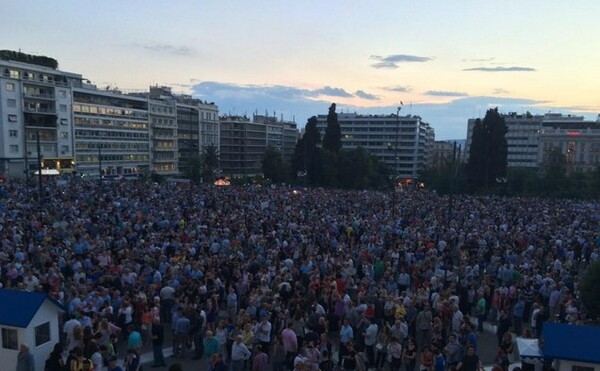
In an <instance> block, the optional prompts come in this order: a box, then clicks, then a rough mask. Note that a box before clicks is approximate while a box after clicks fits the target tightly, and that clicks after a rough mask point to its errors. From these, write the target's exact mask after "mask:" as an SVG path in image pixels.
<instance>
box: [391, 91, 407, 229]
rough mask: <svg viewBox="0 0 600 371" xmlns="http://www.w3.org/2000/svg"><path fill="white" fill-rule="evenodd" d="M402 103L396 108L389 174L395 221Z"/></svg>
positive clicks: (394, 219) (394, 218)
mask: <svg viewBox="0 0 600 371" xmlns="http://www.w3.org/2000/svg"><path fill="white" fill-rule="evenodd" d="M403 105H404V103H402V102H400V105H399V106H398V109H397V110H396V138H395V141H394V170H393V172H392V174H391V176H392V177H393V178H394V182H393V184H392V192H393V193H392V219H393V221H394V223H395V222H396V179H398V139H399V138H398V137H399V136H400V111H401V110H402V106H403Z"/></svg>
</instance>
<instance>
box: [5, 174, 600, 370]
mask: <svg viewBox="0 0 600 371" xmlns="http://www.w3.org/2000/svg"><path fill="white" fill-rule="evenodd" d="M3 187H4V189H3V193H2V194H3V198H2V199H0V243H1V244H2V248H1V251H0V284H1V285H2V287H3V288H4V289H19V290H28V291H41V292H47V293H48V294H49V295H50V296H51V297H52V298H54V299H56V300H57V301H59V302H60V303H62V304H63V305H64V306H65V307H66V308H67V313H66V315H65V318H64V320H63V321H62V333H63V335H64V340H63V341H61V343H59V344H57V345H56V347H55V349H54V351H53V352H52V353H51V354H50V356H49V358H48V361H47V362H46V366H47V368H48V370H47V371H55V370H61V371H62V370H68V371H79V370H82V369H89V370H91V369H94V370H96V371H98V370H110V371H117V370H119V369H120V368H123V369H126V370H127V371H139V369H140V354H141V352H143V351H147V350H150V349H151V350H152V351H153V358H154V366H157V367H158V366H164V365H165V364H166V362H165V359H164V356H163V349H165V348H166V347H172V348H173V353H174V357H193V358H194V359H207V360H208V364H209V367H210V368H211V369H213V370H225V369H231V370H234V371H237V370H243V369H252V370H257V371H259V370H268V369H272V370H276V371H278V370H292V369H293V370H332V369H335V368H336V367H338V368H343V369H356V370H366V369H377V370H383V369H389V370H392V371H396V370H400V369H403V370H406V371H414V370H416V369H417V368H418V369H419V370H422V371H434V370H435V371H445V370H460V371H475V370H477V369H478V368H479V367H480V361H479V358H478V353H479V349H478V332H480V331H482V330H483V324H484V323H485V322H488V323H492V324H494V325H495V326H494V329H496V333H497V336H498V358H497V365H496V367H497V368H498V369H499V370H507V368H508V364H509V362H510V358H511V354H513V352H514V350H513V349H512V348H513V344H514V341H513V340H514V339H512V337H513V335H515V334H516V335H518V336H526V337H540V336H542V326H541V324H542V323H543V322H544V321H547V320H552V321H565V322H570V323H578V322H580V321H582V320H585V318H586V317H585V316H586V313H585V311H584V309H583V308H582V307H581V305H580V303H579V301H578V290H577V284H578V276H579V274H580V273H581V272H582V270H583V269H584V268H585V267H586V266H587V265H588V264H589V263H590V262H591V261H594V260H596V259H598V254H599V252H600V250H599V248H598V246H600V235H599V231H600V229H599V228H598V223H599V217H600V205H599V204H598V203H596V202H587V201H586V202H584V201H572V200H544V199H537V198H511V199H508V198H498V197H471V196H456V197H455V199H454V202H453V203H452V204H451V207H449V203H448V199H447V198H445V197H442V196H439V195H436V194H435V193H432V192H426V191H419V192H410V191H406V192H400V193H398V197H397V201H396V202H395V203H394V204H395V205H396V211H395V212H392V210H391V206H392V205H393V203H392V202H391V200H392V195H391V194H390V193H389V192H388V193H385V192H372V191H335V190H324V189H297V188H290V187H284V186H277V187H264V186H263V187H261V186H256V185H253V186H246V187H214V186H193V185H190V184H168V183H167V184H160V185H159V184H147V183H137V182H127V181H124V182H113V183H106V184H102V185H100V184H99V183H98V182H92V181H82V180H77V179H73V180H67V181H60V182H55V181H53V180H50V181H48V182H47V183H46V184H45V186H44V199H43V202H41V203H40V202H35V201H31V200H28V199H27V195H28V192H27V190H26V188H25V186H24V185H23V184H19V183H11V182H8V183H5V184H4V185H3ZM167 339H169V340H168V341H167ZM117 355H121V356H122V357H125V362H124V364H117V361H116V359H117V357H116V356H117ZM119 363H120V362H119ZM526 367H529V365H526V364H523V368H524V369H525V368H526Z"/></svg>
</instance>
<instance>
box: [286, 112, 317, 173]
mask: <svg viewBox="0 0 600 371" xmlns="http://www.w3.org/2000/svg"><path fill="white" fill-rule="evenodd" d="M320 142H321V135H320V134H319V130H318V129H317V118H316V117H315V116H313V117H311V118H309V119H308V121H307V123H306V127H305V128H304V135H303V136H302V138H301V139H300V140H299V141H298V143H296V148H295V149H294V157H293V159H292V172H293V173H292V177H297V175H298V174H299V173H302V174H303V173H304V172H306V173H307V175H305V176H306V177H308V181H309V183H310V184H315V183H316V179H317V157H318V150H319V148H318V147H317V145H318V144H319V143H320Z"/></svg>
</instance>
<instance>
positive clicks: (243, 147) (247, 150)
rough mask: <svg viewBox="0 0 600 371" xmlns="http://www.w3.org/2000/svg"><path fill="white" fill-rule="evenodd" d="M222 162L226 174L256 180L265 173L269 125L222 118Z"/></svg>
mask: <svg viewBox="0 0 600 371" xmlns="http://www.w3.org/2000/svg"><path fill="white" fill-rule="evenodd" d="M219 123H220V132H221V133H220V136H221V148H220V160H221V170H222V171H223V175H228V176H232V177H253V176H258V175H261V174H262V160H263V157H264V154H265V150H266V149H267V126H266V125H265V124H262V123H255V122H253V121H251V120H250V119H249V118H248V117H246V116H222V117H220V119H219Z"/></svg>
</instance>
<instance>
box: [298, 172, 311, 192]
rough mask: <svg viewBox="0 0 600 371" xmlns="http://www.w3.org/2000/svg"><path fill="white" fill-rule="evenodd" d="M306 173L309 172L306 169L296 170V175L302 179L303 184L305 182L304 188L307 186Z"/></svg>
mask: <svg viewBox="0 0 600 371" xmlns="http://www.w3.org/2000/svg"><path fill="white" fill-rule="evenodd" d="M306 174H308V173H307V171H306V170H298V171H297V172H296V176H298V178H300V179H302V184H304V188H306Z"/></svg>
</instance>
